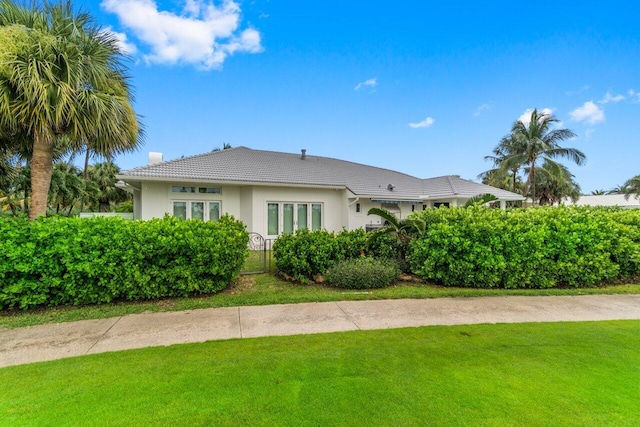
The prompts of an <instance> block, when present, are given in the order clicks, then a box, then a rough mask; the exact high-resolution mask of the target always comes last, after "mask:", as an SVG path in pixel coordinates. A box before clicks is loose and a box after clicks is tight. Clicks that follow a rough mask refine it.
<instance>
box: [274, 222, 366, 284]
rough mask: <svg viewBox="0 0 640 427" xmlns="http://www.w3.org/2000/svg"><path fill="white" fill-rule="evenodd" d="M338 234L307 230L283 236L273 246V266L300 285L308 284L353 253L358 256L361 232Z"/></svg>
mask: <svg viewBox="0 0 640 427" xmlns="http://www.w3.org/2000/svg"><path fill="white" fill-rule="evenodd" d="M341 234H343V235H342V236H339V235H338V234H336V233H331V232H329V231H326V230H318V231H309V230H307V229H300V230H297V231H296V232H295V233H294V234H283V235H282V236H280V237H278V239H277V240H276V241H275V242H274V243H273V255H274V257H275V259H276V267H277V268H278V270H280V271H281V272H283V273H286V274H288V275H290V276H293V277H295V278H296V279H298V280H300V281H302V282H308V281H309V280H310V279H311V278H312V277H313V276H314V275H316V274H324V273H325V272H326V271H327V269H328V268H329V267H331V266H332V265H333V264H334V263H335V262H336V261H340V260H343V259H346V258H348V257H353V256H356V254H357V255H358V256H359V255H360V251H361V250H364V241H365V236H364V231H357V230H356V231H350V232H343V233H341Z"/></svg>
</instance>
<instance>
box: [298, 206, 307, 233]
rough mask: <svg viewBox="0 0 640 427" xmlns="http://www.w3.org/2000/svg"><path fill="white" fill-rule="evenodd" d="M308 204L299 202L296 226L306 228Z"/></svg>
mask: <svg viewBox="0 0 640 427" xmlns="http://www.w3.org/2000/svg"><path fill="white" fill-rule="evenodd" d="M308 208H309V205H307V204H300V205H298V228H307V227H308V225H307V222H308V220H309V214H308V211H309V209H308Z"/></svg>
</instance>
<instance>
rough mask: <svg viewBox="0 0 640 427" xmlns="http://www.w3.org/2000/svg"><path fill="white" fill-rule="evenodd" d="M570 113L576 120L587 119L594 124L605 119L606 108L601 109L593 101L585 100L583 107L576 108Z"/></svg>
mask: <svg viewBox="0 0 640 427" xmlns="http://www.w3.org/2000/svg"><path fill="white" fill-rule="evenodd" d="M570 114H571V118H572V119H573V120H575V121H576V122H582V121H586V122H587V123H589V124H592V125H593V124H596V123H600V122H604V120H605V117H604V110H602V109H600V107H598V106H597V105H596V104H595V103H594V102H593V101H587V102H585V103H584V105H582V107H578V108H576V109H575V110H573V111H572V112H571V113H570Z"/></svg>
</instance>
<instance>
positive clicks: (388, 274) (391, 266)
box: [325, 257, 400, 289]
mask: <svg viewBox="0 0 640 427" xmlns="http://www.w3.org/2000/svg"><path fill="white" fill-rule="evenodd" d="M399 274H400V268H399V267H398V264H397V262H395V261H394V260H391V259H379V258H371V257H360V258H353V259H348V260H344V261H340V262H338V263H336V264H335V265H334V266H333V267H331V268H330V269H329V271H328V272H327V274H326V276H325V280H326V282H327V284H329V285H331V286H335V287H338V288H344V289H375V288H384V287H386V286H389V285H392V284H393V283H395V282H396V280H397V279H398V275H399Z"/></svg>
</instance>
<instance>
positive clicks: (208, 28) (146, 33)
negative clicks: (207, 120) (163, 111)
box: [101, 0, 263, 70]
mask: <svg viewBox="0 0 640 427" xmlns="http://www.w3.org/2000/svg"><path fill="white" fill-rule="evenodd" d="M101 6H102V7H103V8H104V9H105V10H106V11H107V12H110V13H114V14H116V15H117V16H118V18H119V20H120V22H121V24H122V25H123V26H124V27H126V28H127V29H129V30H131V32H132V33H133V34H134V35H135V36H136V38H137V39H138V40H139V41H140V42H142V43H144V44H145V45H147V46H149V49H150V52H149V53H148V54H146V55H144V59H145V60H146V61H147V62H149V63H158V64H176V63H184V64H194V65H196V66H198V67H202V68H204V69H207V70H209V69H213V68H220V67H221V66H222V64H223V63H224V61H225V59H226V58H227V56H229V55H232V54H234V53H239V52H248V53H258V52H261V51H262V50H263V49H262V45H261V40H260V33H259V32H258V31H256V30H254V29H252V28H249V29H245V30H242V31H240V30H239V29H238V27H239V23H240V7H239V6H238V4H237V3H235V2H234V1H233V0H223V1H222V3H221V4H219V5H218V6H216V5H214V4H213V3H212V2H210V1H205V0H186V3H185V6H184V9H183V11H182V13H180V14H177V13H172V12H168V11H161V10H159V9H158V5H157V3H156V2H155V0H102V2H101Z"/></svg>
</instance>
